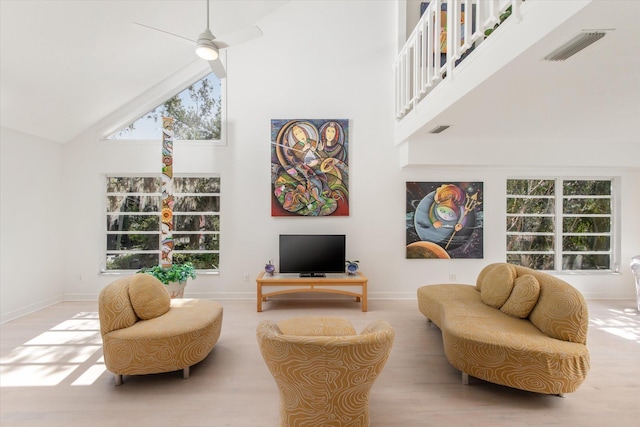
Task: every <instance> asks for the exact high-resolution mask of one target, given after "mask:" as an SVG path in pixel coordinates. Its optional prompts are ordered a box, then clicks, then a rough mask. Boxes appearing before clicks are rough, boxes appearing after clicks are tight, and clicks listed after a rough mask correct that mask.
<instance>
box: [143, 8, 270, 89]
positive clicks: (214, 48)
mask: <svg viewBox="0 0 640 427" xmlns="http://www.w3.org/2000/svg"><path fill="white" fill-rule="evenodd" d="M134 24H136V25H139V26H141V27H145V28H149V29H151V30H155V31H160V32H161V33H164V34H168V35H170V36H173V37H178V38H180V39H182V40H183V41H187V42H189V44H191V45H192V46H195V51H196V54H197V55H198V56H199V57H200V58H202V59H204V60H206V61H208V62H209V65H210V66H211V70H212V71H213V72H214V74H215V75H216V76H218V78H219V79H223V78H225V77H227V72H226V70H225V69H224V65H223V64H222V61H221V60H220V50H221V49H224V48H227V47H229V46H232V45H236V44H240V43H243V42H246V41H249V40H251V39H254V38H256V37H260V36H261V35H262V30H260V28H259V27H258V26H255V25H254V26H253V27H251V28H247V29H245V30H240V31H236V32H234V33H231V34H227V35H225V36H224V37H223V39H225V40H226V41H221V40H218V39H217V38H216V37H215V36H214V35H213V33H212V32H211V29H210V28H209V0H207V28H205V29H204V31H202V32H201V33H200V35H199V36H198V39H197V40H193V39H190V38H188V37H184V36H180V35H178V34H174V33H170V32H169V31H165V30H162V29H160V28H156V27H152V26H151V25H146V24H141V23H139V22H134Z"/></svg>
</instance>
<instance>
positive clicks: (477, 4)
mask: <svg viewBox="0 0 640 427" xmlns="http://www.w3.org/2000/svg"><path fill="white" fill-rule="evenodd" d="M522 3H523V0H448V1H447V0H433V1H431V2H430V3H429V6H428V7H427V9H426V10H425V12H424V14H423V15H422V17H421V18H420V20H419V21H418V24H417V25H416V28H415V29H414V30H413V32H412V33H411V35H410V36H409V38H408V39H407V42H406V43H405V45H404V47H403V48H402V49H401V50H400V53H399V54H398V58H397V59H396V61H395V63H394V74H395V90H396V98H395V100H396V102H395V108H396V117H397V119H398V120H400V119H402V117H404V116H405V115H406V114H407V113H408V112H409V111H411V110H412V109H413V108H414V107H415V106H416V105H417V104H418V103H419V102H421V100H422V99H423V98H424V97H425V96H426V95H427V94H428V93H429V92H430V91H431V90H433V88H434V87H435V86H437V85H438V84H439V83H440V81H441V80H442V79H443V76H445V73H446V77H447V78H449V79H453V77H454V70H455V67H456V66H457V62H459V60H460V58H462V57H463V56H464V55H465V54H466V53H467V52H468V51H469V50H470V49H473V47H474V46H476V45H477V44H478V43H481V42H482V41H483V40H484V39H485V35H484V33H485V30H487V29H492V30H493V29H494V28H495V26H496V25H497V24H500V16H501V14H502V13H504V12H505V11H506V10H507V8H509V7H511V12H512V13H511V14H512V15H514V16H515V17H516V19H522V15H521V13H520V7H521V6H522ZM443 5H446V6H445V7H446V10H447V14H446V16H447V22H446V27H447V30H446V34H445V36H446V41H447V43H446V52H442V48H443V47H444V46H442V43H441V34H440V32H441V29H442V26H443V24H444V22H442V19H441V13H442V8H443ZM463 10H464V28H463V24H462V13H463V12H462V11H463ZM474 27H475V30H474ZM442 57H444V58H445V62H444V64H443V63H442V61H441V58H442Z"/></svg>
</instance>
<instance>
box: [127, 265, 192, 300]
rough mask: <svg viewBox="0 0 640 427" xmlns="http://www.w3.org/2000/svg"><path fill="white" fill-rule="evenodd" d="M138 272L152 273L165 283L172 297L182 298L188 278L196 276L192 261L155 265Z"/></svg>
mask: <svg viewBox="0 0 640 427" xmlns="http://www.w3.org/2000/svg"><path fill="white" fill-rule="evenodd" d="M138 273H146V274H150V275H152V276H153V277H155V278H156V279H158V280H160V281H161V282H162V283H164V284H165V286H166V289H167V292H169V295H170V296H171V298H182V296H183V295H184V288H185V286H186V285H187V279H189V278H191V279H195V278H196V268H195V267H194V266H193V264H192V263H190V262H185V263H184V264H172V265H171V267H169V268H163V267H162V266H161V265H154V266H153V267H149V268H143V269H140V270H139V271H138Z"/></svg>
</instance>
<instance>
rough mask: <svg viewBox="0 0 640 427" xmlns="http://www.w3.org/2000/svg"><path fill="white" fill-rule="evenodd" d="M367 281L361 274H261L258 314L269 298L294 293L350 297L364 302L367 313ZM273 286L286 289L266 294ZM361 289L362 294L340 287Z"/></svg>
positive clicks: (258, 285) (257, 282) (364, 309)
mask: <svg viewBox="0 0 640 427" xmlns="http://www.w3.org/2000/svg"><path fill="white" fill-rule="evenodd" d="M367 281H368V279H367V278H366V276H365V275H363V274H362V273H360V272H357V273H356V274H327V276H326V277H300V276H299V275H298V274H278V273H274V274H273V275H269V274H266V273H265V272H262V273H260V275H259V276H258V278H257V279H256V284H257V297H256V300H257V303H258V312H261V311H262V303H263V302H266V301H267V298H269V297H273V296H276V295H282V294H291V293H294V292H327V293H333V294H342V295H349V296H352V297H355V298H356V301H358V302H360V301H362V311H367ZM265 286H273V287H279V288H284V289H279V290H275V291H272V292H268V293H265V292H263V291H262V288H263V287H265ZM352 286H355V287H359V288H360V290H361V291H360V292H352V291H351V290H344V289H340V287H352Z"/></svg>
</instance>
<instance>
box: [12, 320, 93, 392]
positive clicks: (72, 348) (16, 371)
mask: <svg viewBox="0 0 640 427" xmlns="http://www.w3.org/2000/svg"><path fill="white" fill-rule="evenodd" d="M104 372H105V366H104V359H103V358H102V338H101V337H100V322H99V319H98V313H92V312H81V313H78V314H76V315H74V316H73V317H72V318H71V319H67V320H65V321H63V322H61V323H59V324H57V325H55V326H54V327H52V328H51V329H49V330H48V331H46V332H44V333H42V334H40V335H38V336H36V337H34V338H32V339H30V340H28V341H27V342H25V343H24V344H23V345H21V346H19V347H16V348H14V349H13V350H11V351H10V352H9V353H7V354H5V355H4V356H2V357H1V358H0V387H34V386H55V385H58V384H61V383H63V382H65V381H67V382H72V384H73V385H90V384H92V383H93V382H95V381H96V380H97V379H98V377H100V375H102V374H103V373H104Z"/></svg>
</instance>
